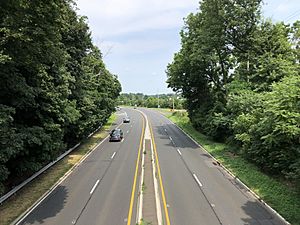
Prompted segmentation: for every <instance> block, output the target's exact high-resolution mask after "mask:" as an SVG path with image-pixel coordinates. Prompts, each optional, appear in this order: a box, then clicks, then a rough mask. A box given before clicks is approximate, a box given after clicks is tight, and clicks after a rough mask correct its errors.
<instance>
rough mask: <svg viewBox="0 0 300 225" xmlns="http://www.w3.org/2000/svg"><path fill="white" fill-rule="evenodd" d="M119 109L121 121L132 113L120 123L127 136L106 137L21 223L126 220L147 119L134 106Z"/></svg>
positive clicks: (117, 223) (114, 223)
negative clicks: (127, 119)
mask: <svg viewBox="0 0 300 225" xmlns="http://www.w3.org/2000/svg"><path fill="white" fill-rule="evenodd" d="M118 113H119V114H121V115H120V116H119V119H118V123H120V124H121V121H122V118H123V117H124V116H125V113H127V114H128V116H130V117H131V122H130V123H127V124H121V125H120V128H121V129H122V130H123V132H124V140H123V141H122V142H109V141H108V139H106V140H105V141H104V142H103V143H102V144H101V145H99V146H98V147H97V148H96V149H95V150H94V151H93V152H92V153H91V154H90V155H89V156H88V157H87V158H86V159H85V160H84V161H83V162H82V163H81V164H80V165H79V166H78V167H77V168H76V169H75V170H74V171H73V172H72V173H71V174H70V175H69V176H68V177H67V178H66V179H65V180H64V181H63V182H62V183H61V184H60V185H59V186H58V187H57V188H56V189H55V190H54V191H52V192H51V194H50V195H49V196H48V197H47V198H46V199H44V200H43V201H42V202H41V203H40V204H39V205H38V206H37V207H36V208H35V209H34V210H33V211H32V212H31V213H30V214H29V215H28V216H26V217H25V218H23V219H22V220H21V221H20V222H19V223H18V224H47V225H54V224H77V225H86V224H89V225H93V224H97V225H107V224H110V225H121V224H127V217H128V210H129V204H130V198H131V192H132V188H133V179H134V173H135V169H136V160H137V155H138V150H139V147H140V137H141V135H142V133H143V132H142V130H143V123H144V122H143V118H142V115H141V114H140V113H139V112H137V111H135V110H131V109H122V110H121V111H118ZM136 190H137V189H136ZM134 196H135V198H134V200H135V203H136V198H137V194H135V195H134ZM133 205H136V204H133ZM132 212H133V213H132V223H131V224H135V212H136V208H134V209H133V210H132Z"/></svg>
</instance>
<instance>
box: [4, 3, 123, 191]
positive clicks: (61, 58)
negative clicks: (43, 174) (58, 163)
mask: <svg viewBox="0 0 300 225" xmlns="http://www.w3.org/2000/svg"><path fill="white" fill-rule="evenodd" d="M75 7H76V6H75V4H74V3H73V1H71V0H49V1H38V0H32V1H23V0H13V1H2V2H1V7H0V194H2V193H3V192H4V191H5V187H11V186H12V185H15V183H16V181H18V180H20V179H24V178H26V176H28V175H30V174H32V173H34V172H35V171H37V170H38V169H40V168H41V167H42V166H44V165H45V164H47V163H49V162H50V161H52V160H53V159H55V158H56V157H57V156H58V155H60V154H61V153H62V152H63V151H65V150H66V148H67V147H70V146H72V145H73V144H74V143H77V142H78V141H79V140H81V139H82V138H84V137H86V136H87V135H88V134H89V133H91V132H92V131H94V130H95V129H96V128H97V127H98V126H100V125H101V124H103V123H105V121H106V120H107V118H108V117H109V116H110V114H111V113H112V111H113V110H114V100H115V99H116V98H117V97H118V95H119V93H120V91H121V86H120V83H119V81H118V80H117V77H116V76H115V75H112V74H110V73H109V71H108V70H106V68H105V65H104V63H103V61H102V55H101V52H100V50H99V49H98V48H97V47H96V46H94V45H93V43H92V39H91V34H90V31H89V28H88V25H87V22H86V18H85V17H82V16H79V15H77V13H76V10H75Z"/></svg>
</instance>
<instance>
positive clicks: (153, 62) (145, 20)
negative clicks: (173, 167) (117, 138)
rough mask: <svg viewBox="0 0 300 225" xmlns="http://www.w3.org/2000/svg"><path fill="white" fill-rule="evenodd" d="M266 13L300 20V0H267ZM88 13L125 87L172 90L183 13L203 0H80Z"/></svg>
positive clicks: (106, 59)
mask: <svg viewBox="0 0 300 225" xmlns="http://www.w3.org/2000/svg"><path fill="white" fill-rule="evenodd" d="M264 2H265V3H264V6H263V14H264V16H265V17H269V18H271V19H272V20H273V21H285V22H287V23H292V22H294V21H295V20H300V0H265V1H264ZM77 7H78V9H79V14H81V15H85V16H87V17H88V23H89V26H90V29H91V31H92V37H93V40H94V43H95V44H96V45H97V46H98V47H99V48H100V49H101V51H102V53H103V55H104V62H105V63H106V65H107V68H108V69H109V70H110V71H111V72H112V73H114V74H116V75H118V78H119V80H120V82H121V84H122V89H123V90H122V92H125V93H129V92H133V93H137V92H140V93H144V94H157V93H171V92H172V91H171V90H170V89H168V88H167V84H166V83H165V81H166V74H165V70H166V66H167V64H168V63H169V62H171V61H172V58H173V55H174V53H175V52H177V51H178V50H179V49H180V37H179V32H180V30H181V28H182V26H183V24H184V23H183V18H184V17H186V16H187V15H188V14H189V13H191V12H195V11H196V10H197V8H198V7H199V1H198V0H77Z"/></svg>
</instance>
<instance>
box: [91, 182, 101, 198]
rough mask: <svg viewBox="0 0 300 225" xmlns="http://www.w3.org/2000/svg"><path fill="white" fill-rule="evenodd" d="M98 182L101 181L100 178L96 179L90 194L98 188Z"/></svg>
mask: <svg viewBox="0 0 300 225" xmlns="http://www.w3.org/2000/svg"><path fill="white" fill-rule="evenodd" d="M98 183H99V180H97V181H96V183H95V185H94V187H93V188H92V190H91V191H90V195H91V194H93V192H94V191H95V189H96V187H97V185H98Z"/></svg>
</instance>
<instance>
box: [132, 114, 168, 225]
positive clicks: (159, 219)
mask: <svg viewBox="0 0 300 225" xmlns="http://www.w3.org/2000/svg"><path fill="white" fill-rule="evenodd" d="M137 111H139V112H140V113H141V114H143V115H144V117H145V118H146V121H147V124H148V125H149V122H148V117H147V115H146V114H145V113H144V112H143V111H140V110H137ZM149 126H150V125H149ZM151 139H152V137H151ZM151 139H150V140H151ZM150 146H151V161H152V171H153V182H154V193H155V204H156V216H157V222H158V225H162V224H163V223H162V210H161V205H160V195H159V191H158V182H157V177H156V176H155V175H156V167H155V157H154V151H153V145H152V141H150Z"/></svg>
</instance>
